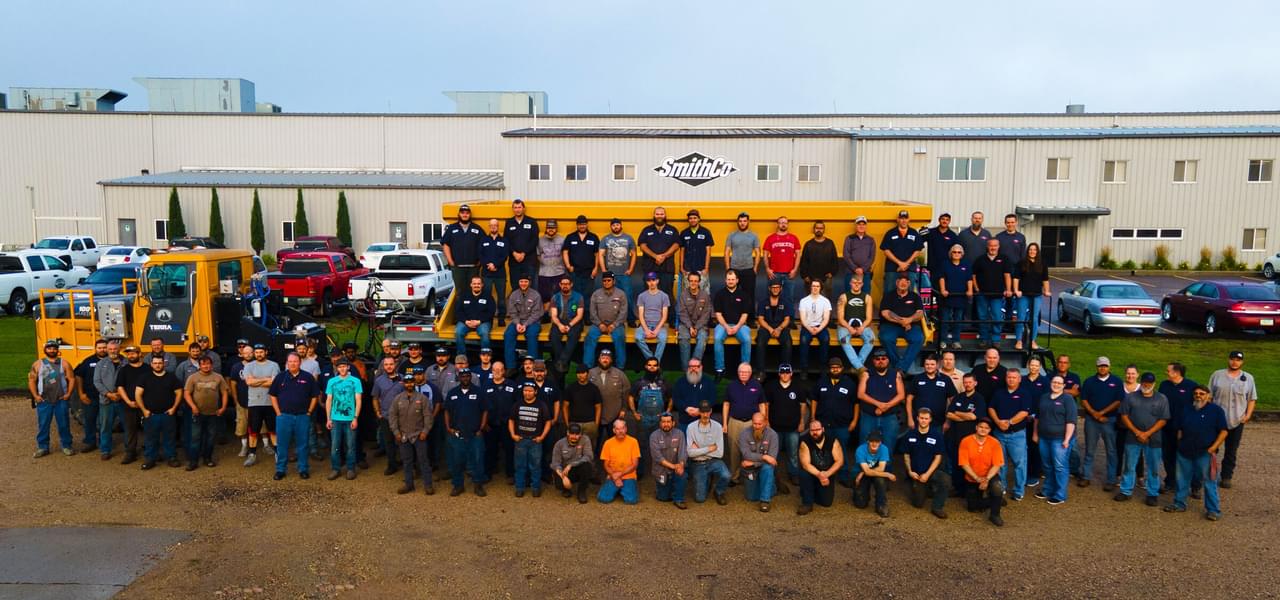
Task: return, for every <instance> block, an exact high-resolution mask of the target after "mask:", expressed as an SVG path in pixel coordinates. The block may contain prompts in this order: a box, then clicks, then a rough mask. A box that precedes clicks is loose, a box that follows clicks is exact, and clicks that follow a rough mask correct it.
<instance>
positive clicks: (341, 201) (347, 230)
mask: <svg viewBox="0 0 1280 600" xmlns="http://www.w3.org/2000/svg"><path fill="white" fill-rule="evenodd" d="M337 232H338V233H337V235H338V239H339V240H341V241H342V245H343V246H347V247H350V246H351V213H350V212H348V210H347V193H346V192H345V191H340V192H338V229H337Z"/></svg>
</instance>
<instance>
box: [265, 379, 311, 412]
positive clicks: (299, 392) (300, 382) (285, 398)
mask: <svg viewBox="0 0 1280 600" xmlns="http://www.w3.org/2000/svg"><path fill="white" fill-rule="evenodd" d="M267 393H268V394H270V395H272V396H275V397H276V401H277V402H278V403H279V404H280V412H282V413H284V414H287V415H305V414H307V409H308V408H309V407H310V406H311V399H312V398H315V397H316V396H319V395H320V385H319V384H318V383H316V378H315V377H313V376H312V375H311V374H310V373H308V372H306V371H303V370H298V374H297V375H294V374H291V373H289V371H287V370H285V371H281V372H280V374H279V375H276V378H275V379H274V380H272V381H271V387H270V388H269V389H268V390H267Z"/></svg>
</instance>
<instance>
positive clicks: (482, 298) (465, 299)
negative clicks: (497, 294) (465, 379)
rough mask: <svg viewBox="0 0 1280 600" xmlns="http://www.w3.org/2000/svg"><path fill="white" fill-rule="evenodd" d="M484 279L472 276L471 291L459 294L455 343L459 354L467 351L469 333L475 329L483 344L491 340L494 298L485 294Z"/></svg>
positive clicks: (454, 335)
mask: <svg viewBox="0 0 1280 600" xmlns="http://www.w3.org/2000/svg"><path fill="white" fill-rule="evenodd" d="M483 291H484V280H483V279H482V278H481V277H480V276H479V275H477V276H475V277H472V278H471V293H470V294H468V293H465V292H464V293H463V294H462V295H460V296H458V306H457V309H456V310H457V311H458V313H457V314H458V320H457V324H456V325H455V326H454V334H453V344H454V347H455V351H456V352H457V354H459V355H463V354H466V353H467V334H468V333H470V332H472V331H474V332H476V335H479V336H480V343H481V345H485V344H487V343H488V342H489V330H490V328H492V327H493V315H494V312H493V307H494V302H493V298H491V297H489V296H486V295H484V293H483Z"/></svg>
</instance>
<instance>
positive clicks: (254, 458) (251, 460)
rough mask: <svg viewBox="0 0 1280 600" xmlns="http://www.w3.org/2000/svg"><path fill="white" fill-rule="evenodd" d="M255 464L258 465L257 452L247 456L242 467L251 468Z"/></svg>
mask: <svg viewBox="0 0 1280 600" xmlns="http://www.w3.org/2000/svg"><path fill="white" fill-rule="evenodd" d="M256 464H258V453H257V452H253V453H251V454H249V458H246V459H244V466H246V467H252V466H253V465H256Z"/></svg>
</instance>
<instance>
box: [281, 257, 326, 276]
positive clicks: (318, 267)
mask: <svg viewBox="0 0 1280 600" xmlns="http://www.w3.org/2000/svg"><path fill="white" fill-rule="evenodd" d="M280 272H281V273H284V274H285V275H325V274H328V273H329V261H327V260H286V261H284V264H283V265H281V266H280Z"/></svg>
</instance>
